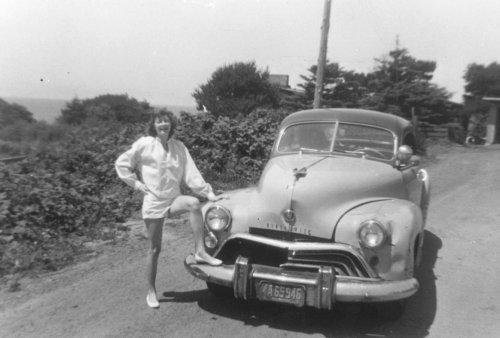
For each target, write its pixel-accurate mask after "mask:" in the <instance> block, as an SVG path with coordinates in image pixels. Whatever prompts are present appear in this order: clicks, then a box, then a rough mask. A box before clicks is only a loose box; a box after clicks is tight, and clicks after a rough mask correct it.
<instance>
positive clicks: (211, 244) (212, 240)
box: [205, 232, 219, 249]
mask: <svg viewBox="0 0 500 338" xmlns="http://www.w3.org/2000/svg"><path fill="white" fill-rule="evenodd" d="M218 242H219V241H218V240H217V237H215V235H214V234H213V233H211V232H209V233H208V234H207V235H206V236H205V246H206V247H207V248H210V249H213V248H215V247H216V246H217V243H218Z"/></svg>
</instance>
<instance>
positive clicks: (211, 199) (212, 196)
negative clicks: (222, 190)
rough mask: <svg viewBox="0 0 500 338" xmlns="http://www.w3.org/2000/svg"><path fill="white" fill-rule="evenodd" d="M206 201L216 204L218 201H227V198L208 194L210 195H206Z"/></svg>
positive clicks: (225, 195) (224, 195) (222, 195)
mask: <svg viewBox="0 0 500 338" xmlns="http://www.w3.org/2000/svg"><path fill="white" fill-rule="evenodd" d="M207 199H208V200H209V201H210V202H217V201H220V200H225V199H229V196H228V195H227V194H219V195H216V194H214V193H210V194H208V195H207Z"/></svg>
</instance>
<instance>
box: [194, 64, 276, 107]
mask: <svg viewBox="0 0 500 338" xmlns="http://www.w3.org/2000/svg"><path fill="white" fill-rule="evenodd" d="M193 97H194V99H195V100H196V104H197V106H198V109H199V110H203V109H204V108H206V109H207V110H208V111H209V112H210V113H211V114H213V115H215V116H228V117H236V116H238V115H243V116H246V115H248V114H249V113H250V112H252V111H253V110H255V109H256V108H262V107H277V105H278V103H279V94H278V90H277V88H276V87H274V86H273V85H271V83H270V82H269V73H268V72H267V71H262V70H259V69H257V66H256V65H255V62H247V63H244V62H236V63H233V64H229V65H225V66H222V67H219V68H218V69H217V70H216V71H215V72H213V74H212V76H211V77H210V79H209V80H208V81H207V83H205V84H202V85H201V86H200V87H199V88H197V89H196V90H195V92H194V93H193Z"/></svg>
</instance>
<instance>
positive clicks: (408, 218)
mask: <svg viewBox="0 0 500 338" xmlns="http://www.w3.org/2000/svg"><path fill="white" fill-rule="evenodd" d="M369 219H375V220H377V221H379V222H380V223H381V224H382V225H383V226H384V228H385V230H386V233H387V234H388V238H387V240H386V241H385V242H384V243H383V244H382V245H381V246H380V247H379V248H376V249H368V248H365V247H363V246H362V245H361V244H360V241H359V237H358V231H359V228H360V224H361V223H362V222H363V221H366V220H369ZM422 232H423V218H422V212H421V210H420V207H418V206H417V205H415V204H414V203H412V202H410V201H407V200H401V199H390V200H384V201H375V202H371V203H367V204H363V205H360V206H358V207H356V208H354V209H351V210H349V211H348V212H347V213H346V214H344V215H343V216H342V217H341V218H340V220H339V221H338V222H337V225H336V226H335V230H334V240H335V242H337V243H344V244H349V245H351V246H354V247H356V248H358V249H359V250H360V251H361V252H362V253H363V255H364V256H365V259H366V261H367V262H368V263H369V264H370V266H371V267H372V269H373V270H374V271H375V272H376V273H377V274H378V275H379V277H381V278H382V279H385V280H401V279H406V278H409V277H412V276H413V268H414V250H415V243H416V242H415V240H416V239H417V236H418V235H419V234H422Z"/></svg>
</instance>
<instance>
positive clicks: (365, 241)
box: [358, 219, 387, 249]
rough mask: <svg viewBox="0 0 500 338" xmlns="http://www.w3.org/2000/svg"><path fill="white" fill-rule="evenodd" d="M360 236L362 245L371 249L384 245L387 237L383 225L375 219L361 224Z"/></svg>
mask: <svg viewBox="0 0 500 338" xmlns="http://www.w3.org/2000/svg"><path fill="white" fill-rule="evenodd" d="M358 236H359V240H360V241H361V244H362V245H363V246H365V247H367V248H371V249H374V248H377V247H379V246H380V245H382V243H384V241H385V239H386V237H387V235H386V233H385V230H384V227H383V226H382V224H380V223H379V222H378V221H376V220H373V219H371V220H368V221H364V222H363V223H361V227H360V228H359V233H358Z"/></svg>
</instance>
